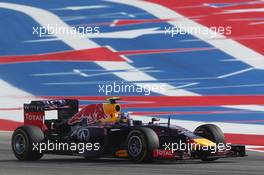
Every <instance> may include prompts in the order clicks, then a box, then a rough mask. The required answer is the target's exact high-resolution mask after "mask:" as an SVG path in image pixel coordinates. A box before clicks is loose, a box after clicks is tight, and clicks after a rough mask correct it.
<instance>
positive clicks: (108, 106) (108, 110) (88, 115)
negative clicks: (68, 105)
mask: <svg viewBox="0 0 264 175" xmlns="http://www.w3.org/2000/svg"><path fill="white" fill-rule="evenodd" d="M119 112H120V105H119V104H115V103H104V104H91V105H87V106H86V107H84V108H83V109H82V110H81V111H80V112H79V113H77V114H75V115H74V116H73V117H72V118H70V119H69V120H68V124H69V125H73V124H76V123H81V122H83V121H86V122H87V123H85V124H87V125H88V124H95V123H115V122H116V121H117V120H118V117H119Z"/></svg>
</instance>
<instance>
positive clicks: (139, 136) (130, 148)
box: [126, 127, 159, 163]
mask: <svg viewBox="0 0 264 175" xmlns="http://www.w3.org/2000/svg"><path fill="white" fill-rule="evenodd" d="M126 143H127V153H128V156H129V158H130V159H131V160H133V161H134V162H137V163H139V162H149V161H152V160H153V157H152V152H153V150H154V149H158V148H159V138H158V136H157V134H156V133H155V131H153V130H152V129H150V128H145V127H142V128H137V129H134V130H132V131H131V132H130V133H129V135H128V137H127V142H126Z"/></svg>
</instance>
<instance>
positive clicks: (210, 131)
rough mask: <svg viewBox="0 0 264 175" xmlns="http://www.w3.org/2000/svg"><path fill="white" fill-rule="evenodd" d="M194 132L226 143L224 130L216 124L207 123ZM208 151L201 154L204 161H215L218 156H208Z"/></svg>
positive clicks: (218, 142)
mask: <svg viewBox="0 0 264 175" xmlns="http://www.w3.org/2000/svg"><path fill="white" fill-rule="evenodd" d="M194 134H196V135H199V136H201V137H204V138H206V139H208V140H210V141H212V142H214V143H216V145H218V144H225V143H226V142H225V136H224V133H223V132H222V130H221V129H220V128H219V127H218V126H216V125H214V124H205V125H201V126H199V127H197V128H196V129H195V131H194ZM208 156H209V155H208V152H202V153H201V155H200V158H201V160H203V161H214V160H217V159H218V158H208Z"/></svg>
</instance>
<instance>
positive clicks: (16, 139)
mask: <svg viewBox="0 0 264 175" xmlns="http://www.w3.org/2000/svg"><path fill="white" fill-rule="evenodd" d="M43 139H44V134H43V132H42V130H41V129H40V128H38V127H36V126H21V127H19V128H17V129H16V130H15V131H14V133H13V135H12V150H13V153H14V155H15V156H16V158H17V159H18V160H23V161H30V160H38V159H40V158H41V157H42V156H43V153H40V152H39V151H38V150H36V148H35V149H33V148H34V145H33V143H34V144H35V145H36V144H38V143H40V142H41V141H43Z"/></svg>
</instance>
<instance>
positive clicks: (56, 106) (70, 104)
mask: <svg viewBox="0 0 264 175" xmlns="http://www.w3.org/2000/svg"><path fill="white" fill-rule="evenodd" d="M50 110H57V111H58V113H57V119H59V120H62V119H68V118H70V117H72V116H74V115H75V114H76V113H77V112H78V111H79V102H78V100H73V99H63V100H39V101H31V102H30V103H29V104H24V125H35V126H38V127H39V128H41V129H43V127H44V121H45V111H50Z"/></svg>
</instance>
